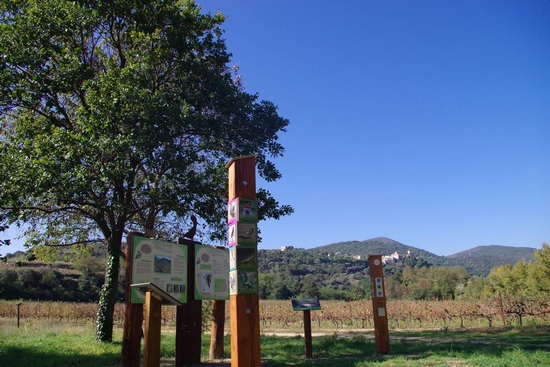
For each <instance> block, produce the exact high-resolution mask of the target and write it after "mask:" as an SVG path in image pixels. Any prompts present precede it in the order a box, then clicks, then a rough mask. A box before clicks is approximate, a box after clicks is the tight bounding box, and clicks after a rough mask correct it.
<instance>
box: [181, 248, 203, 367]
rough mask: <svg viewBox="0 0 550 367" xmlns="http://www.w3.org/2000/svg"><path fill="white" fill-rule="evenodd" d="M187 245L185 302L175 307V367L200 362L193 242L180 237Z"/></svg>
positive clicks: (199, 333) (200, 310) (198, 305)
mask: <svg viewBox="0 0 550 367" xmlns="http://www.w3.org/2000/svg"><path fill="white" fill-rule="evenodd" d="M178 243H179V244H180V245H186V246H187V258H188V262H187V265H188V266H187V303H185V304H183V305H182V306H178V307H177V309H176V364H175V366H176V367H182V366H193V365H195V364H199V363H201V337H202V301H200V300H199V301H197V300H195V244H197V243H198V242H196V241H192V240H186V239H183V238H180V239H179V241H178Z"/></svg>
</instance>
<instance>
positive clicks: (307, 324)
mask: <svg viewBox="0 0 550 367" xmlns="http://www.w3.org/2000/svg"><path fill="white" fill-rule="evenodd" d="M304 339H305V342H306V358H312V357H313V348H312V340H311V311H310V310H304Z"/></svg>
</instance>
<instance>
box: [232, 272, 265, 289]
mask: <svg viewBox="0 0 550 367" xmlns="http://www.w3.org/2000/svg"><path fill="white" fill-rule="evenodd" d="M257 293H258V273H257V272H256V271H250V270H244V271H240V270H232V271H231V272H230V273H229V294H231V295H234V294H257Z"/></svg>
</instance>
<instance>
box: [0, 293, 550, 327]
mask: <svg viewBox="0 0 550 367" xmlns="http://www.w3.org/2000/svg"><path fill="white" fill-rule="evenodd" d="M17 303H18V302H14V301H9V302H8V301H2V302H0V317H1V318H4V319H15V318H16V316H17ZM208 306H209V303H207V302H203V307H204V309H205V313H207V312H208ZM321 306H322V310H320V311H312V312H311V320H312V323H313V327H314V328H316V329H322V330H338V329H372V328H373V316H372V302H371V301H369V300H361V301H351V302H346V301H321ZM512 306H513V304H511V303H509V302H508V303H507V302H503V303H502V304H501V303H499V302H495V301H485V302H470V301H468V302H467V301H388V303H387V313H388V322H389V326H390V328H391V329H419V328H438V329H446V328H478V327H493V326H509V325H520V324H523V325H526V324H538V325H548V324H550V307H549V306H548V304H546V303H545V302H538V303H533V304H525V303H524V304H523V305H522V310H521V315H518V312H519V311H518V310H515V309H514V308H513V307H512ZM226 307H227V310H226V327H227V328H229V302H226ZM516 307H517V305H516ZM97 309H98V305H97V304H96V303H67V302H31V301H29V302H22V303H21V305H20V307H19V311H20V319H21V320H22V322H28V321H32V320H34V319H39V320H49V321H56V322H70V323H90V322H91V323H93V322H95V320H96V317H97ZM162 318H163V325H164V326H165V327H170V326H173V325H175V319H176V308H175V307H170V306H167V307H163V311H162ZM114 320H115V324H117V325H119V326H121V325H122V323H123V320H124V305H123V304H117V305H116V308H115V313H114ZM302 320H303V313H302V312H301V311H293V310H292V306H291V303H290V301H260V324H261V329H262V330H263V331H269V330H293V329H300V328H301V327H302Z"/></svg>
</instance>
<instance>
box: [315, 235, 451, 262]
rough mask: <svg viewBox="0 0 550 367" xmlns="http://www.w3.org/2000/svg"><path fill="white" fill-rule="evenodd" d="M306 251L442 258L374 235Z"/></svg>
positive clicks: (362, 256)
mask: <svg viewBox="0 0 550 367" xmlns="http://www.w3.org/2000/svg"><path fill="white" fill-rule="evenodd" d="M308 251H312V252H323V253H330V254H335V253H341V254H342V255H346V254H347V255H350V256H354V255H361V258H365V259H366V258H368V256H369V255H383V256H387V255H391V254H393V253H394V252H397V253H399V254H401V255H406V254H407V253H408V252H409V251H410V252H411V254H412V255H413V256H416V257H420V258H424V259H426V260H428V259H437V258H443V257H442V256H438V255H436V254H433V253H431V252H428V251H426V250H422V249H419V248H417V247H413V246H407V245H404V244H402V243H401V242H397V241H395V240H392V239H390V238H386V237H376V238H371V239H370V240H365V241H347V242H337V243H332V244H330V245H325V246H319V247H315V248H312V249H309V250H308Z"/></svg>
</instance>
